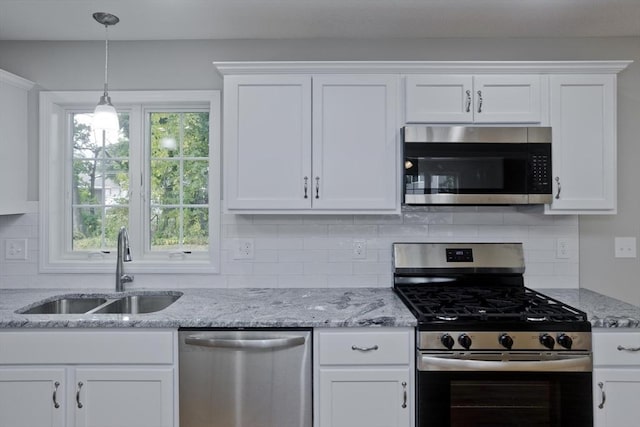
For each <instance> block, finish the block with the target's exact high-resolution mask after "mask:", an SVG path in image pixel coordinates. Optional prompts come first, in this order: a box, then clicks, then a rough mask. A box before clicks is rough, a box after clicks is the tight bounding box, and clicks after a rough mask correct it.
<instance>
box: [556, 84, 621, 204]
mask: <svg viewBox="0 0 640 427" xmlns="http://www.w3.org/2000/svg"><path fill="white" fill-rule="evenodd" d="M551 127H552V140H553V143H552V159H553V160H552V162H553V180H554V182H553V185H554V190H553V191H554V193H553V196H554V198H553V203H552V204H551V205H550V206H548V208H547V213H552V214H553V213H560V214H565V213H569V214H593V213H596V214H597V213H599V214H602V213H605V214H606V213H611V214H614V213H616V75H615V74H591V75H576V74H567V75H556V76H551Z"/></svg>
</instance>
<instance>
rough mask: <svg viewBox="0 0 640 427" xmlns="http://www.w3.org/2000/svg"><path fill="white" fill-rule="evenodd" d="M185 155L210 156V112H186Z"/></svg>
mask: <svg viewBox="0 0 640 427" xmlns="http://www.w3.org/2000/svg"><path fill="white" fill-rule="evenodd" d="M183 147H184V148H183V156H185V157H205V158H206V157H209V113H185V114H184V143H183Z"/></svg>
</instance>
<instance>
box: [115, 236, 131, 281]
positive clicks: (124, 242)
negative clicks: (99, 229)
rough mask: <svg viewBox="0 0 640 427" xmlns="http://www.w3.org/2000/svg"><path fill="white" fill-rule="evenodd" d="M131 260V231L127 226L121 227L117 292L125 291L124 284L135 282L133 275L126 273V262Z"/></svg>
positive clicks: (117, 265)
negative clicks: (128, 230) (129, 231)
mask: <svg viewBox="0 0 640 427" xmlns="http://www.w3.org/2000/svg"><path fill="white" fill-rule="evenodd" d="M130 261H131V250H130V248H129V233H127V228H126V227H120V232H118V259H117V260H116V292H123V291H124V284H125V283H128V282H133V276H130V275H128V274H124V263H125V262H130Z"/></svg>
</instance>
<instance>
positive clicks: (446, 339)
mask: <svg viewBox="0 0 640 427" xmlns="http://www.w3.org/2000/svg"><path fill="white" fill-rule="evenodd" d="M440 342H441V343H442V345H443V346H445V347H447V348H448V349H449V350H451V349H452V348H453V345H454V344H455V343H456V342H455V341H454V340H453V337H452V336H451V335H449V334H444V335H443V336H441V337H440Z"/></svg>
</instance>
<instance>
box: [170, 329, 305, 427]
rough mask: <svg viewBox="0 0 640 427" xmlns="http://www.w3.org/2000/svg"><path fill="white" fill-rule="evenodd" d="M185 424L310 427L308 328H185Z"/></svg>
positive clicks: (182, 368) (182, 388) (182, 333)
mask: <svg viewBox="0 0 640 427" xmlns="http://www.w3.org/2000/svg"><path fill="white" fill-rule="evenodd" d="M178 335H179V338H180V344H179V358H180V360H179V366H180V427H311V426H312V412H311V332H310V331H309V330H279V329H274V330H202V329H199V330H180V332H179V334H178Z"/></svg>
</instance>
